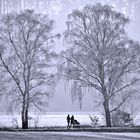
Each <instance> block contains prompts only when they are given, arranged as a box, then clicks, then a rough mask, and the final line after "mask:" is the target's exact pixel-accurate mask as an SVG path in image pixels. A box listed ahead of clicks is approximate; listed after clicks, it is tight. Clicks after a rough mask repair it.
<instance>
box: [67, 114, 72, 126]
mask: <svg viewBox="0 0 140 140" xmlns="http://www.w3.org/2000/svg"><path fill="white" fill-rule="evenodd" d="M70 119H71V118H70V115H69V114H68V116H67V123H68V125H67V127H68V128H70Z"/></svg>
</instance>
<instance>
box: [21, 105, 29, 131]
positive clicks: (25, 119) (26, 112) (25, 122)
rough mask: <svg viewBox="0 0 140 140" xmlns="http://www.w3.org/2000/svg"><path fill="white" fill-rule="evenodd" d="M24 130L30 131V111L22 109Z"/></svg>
mask: <svg viewBox="0 0 140 140" xmlns="http://www.w3.org/2000/svg"><path fill="white" fill-rule="evenodd" d="M21 120H22V129H28V109H25V108H23V109H22V116H21Z"/></svg>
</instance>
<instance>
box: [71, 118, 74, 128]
mask: <svg viewBox="0 0 140 140" xmlns="http://www.w3.org/2000/svg"><path fill="white" fill-rule="evenodd" d="M71 126H73V127H74V116H73V115H72V116H71Z"/></svg>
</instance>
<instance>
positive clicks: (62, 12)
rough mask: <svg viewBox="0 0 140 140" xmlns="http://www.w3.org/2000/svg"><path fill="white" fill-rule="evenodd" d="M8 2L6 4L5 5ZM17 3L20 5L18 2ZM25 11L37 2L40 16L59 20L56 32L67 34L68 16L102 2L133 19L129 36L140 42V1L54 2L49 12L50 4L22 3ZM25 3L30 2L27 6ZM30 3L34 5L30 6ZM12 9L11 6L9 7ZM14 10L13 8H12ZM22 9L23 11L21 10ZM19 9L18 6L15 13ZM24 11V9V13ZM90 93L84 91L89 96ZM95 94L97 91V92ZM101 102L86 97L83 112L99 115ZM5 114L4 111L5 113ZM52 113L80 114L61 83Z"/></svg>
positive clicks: (58, 47)
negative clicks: (44, 15) (46, 5)
mask: <svg viewBox="0 0 140 140" xmlns="http://www.w3.org/2000/svg"><path fill="white" fill-rule="evenodd" d="M6 1H7V2H8V0H5V2H6ZM13 1H15V4H16V0H13ZM21 1H22V4H21V7H23V9H27V8H34V7H35V2H37V4H36V5H37V7H35V9H34V10H35V11H37V12H40V13H47V14H49V16H50V18H52V19H54V20H55V29H54V31H55V32H57V33H61V34H63V32H64V31H65V29H66V25H65V22H66V20H67V15H68V14H69V13H71V12H72V10H74V9H81V8H83V7H84V6H85V5H86V4H95V3H97V2H101V3H102V4H110V5H112V6H114V8H115V9H116V10H118V11H121V12H123V13H124V14H126V16H129V17H130V20H131V23H130V24H129V25H128V26H127V32H128V34H129V36H130V37H131V38H133V39H135V40H137V41H140V35H139V34H140V14H139V13H140V0H50V1H49V2H50V3H49V4H50V5H49V6H50V7H49V10H47V9H46V7H44V5H45V3H46V2H45V1H46V0H28V1H27V0H21ZM23 2H26V4H24V3H23ZM28 2H30V3H28ZM7 6H8V5H7ZM9 7H10V6H9ZM19 9H20V8H19ZM12 10H15V11H16V10H17V7H16V6H14V9H12ZM20 10H21V9H20ZM62 42H63V41H62V39H60V41H58V42H56V50H58V51H60V50H62V49H63V47H65V46H63V43H62ZM88 92H89V91H84V93H88ZM93 92H94V91H93ZM97 102H98V100H96V99H95V97H94V96H92V94H88V95H87V96H84V99H83V108H82V110H81V111H83V112H85V111H95V112H96V111H97V110H98V109H99V108H97V107H96V106H95V104H96V105H99V104H98V103H97ZM1 110H2V109H1ZM48 111H52V112H63V111H64V112H69V111H80V108H79V104H78V103H73V102H72V101H71V95H70V91H69V89H67V86H66V84H64V82H62V81H60V82H59V83H58V85H57V87H56V91H55V93H54V96H53V98H51V99H50V102H49V108H48Z"/></svg>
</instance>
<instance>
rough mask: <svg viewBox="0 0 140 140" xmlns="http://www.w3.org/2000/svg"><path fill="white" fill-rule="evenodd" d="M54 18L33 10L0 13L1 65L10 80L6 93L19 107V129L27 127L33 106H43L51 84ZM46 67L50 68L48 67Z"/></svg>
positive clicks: (52, 81)
mask: <svg viewBox="0 0 140 140" xmlns="http://www.w3.org/2000/svg"><path fill="white" fill-rule="evenodd" d="M53 23H54V22H53V21H52V20H50V19H49V18H48V17H47V16H46V15H41V14H36V13H34V11H32V10H25V11H23V12H20V13H11V14H7V15H3V17H2V18H1V20H0V66H1V69H2V71H3V72H4V73H5V75H6V76H5V78H7V79H8V82H9V83H10V86H9V88H10V87H11V89H10V92H9V94H11V95H12V97H14V102H15V103H16V104H17V106H19V107H20V108H21V119H22V128H24V129H25V128H28V115H29V111H31V109H32V107H33V106H34V107H37V108H38V109H42V106H43V105H44V104H45V102H46V98H47V97H48V96H49V91H48V90H47V87H48V86H49V85H51V84H54V82H55V81H54V74H53V73H51V70H50V68H51V67H52V66H53V65H52V58H53V57H55V56H56V55H55V53H54V52H53V51H52V46H53V41H54V40H53V38H55V37H57V35H53V34H52V33H51V32H52V29H53ZM48 68H49V70H48Z"/></svg>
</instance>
